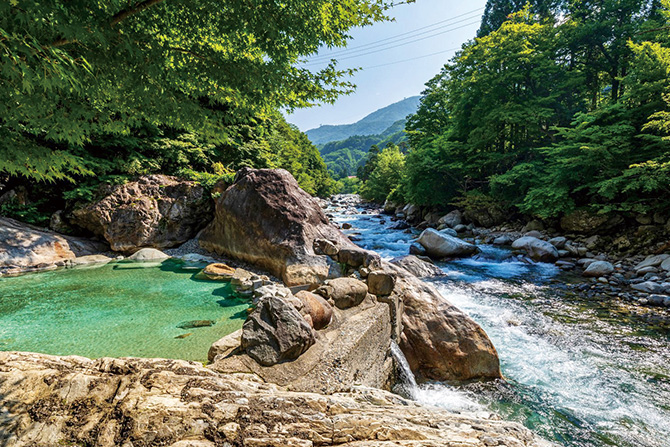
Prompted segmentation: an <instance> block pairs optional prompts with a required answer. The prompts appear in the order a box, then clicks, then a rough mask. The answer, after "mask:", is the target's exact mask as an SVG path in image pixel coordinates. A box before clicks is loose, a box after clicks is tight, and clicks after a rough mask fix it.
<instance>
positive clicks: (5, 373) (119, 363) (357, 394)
mask: <svg viewBox="0 0 670 447" xmlns="http://www.w3.org/2000/svg"><path fill="white" fill-rule="evenodd" d="M352 383H353V382H352ZM0 396H2V397H3V401H2V402H3V408H2V410H3V411H2V415H1V416H0V421H1V422H0V424H1V425H2V430H0V444H2V445H7V446H33V447H54V446H65V445H71V446H74V445H81V446H83V445H86V446H96V447H118V446H126V447H129V446H145V447H158V446H166V447H214V446H243V445H244V446H248V447H254V446H255V447H261V446H264V447H272V446H274V447H277V446H286V447H291V446H292V447H301V446H312V445H315V446H316V445H318V446H324V447H328V446H335V445H338V446H345V445H350V446H353V445H356V446H360V447H362V446H369V447H372V446H377V447H381V446H386V445H394V446H397V447H410V446H411V447H434V446H438V445H439V446H456V445H461V446H463V445H468V446H472V447H485V446H493V445H500V446H502V445H507V446H519V447H522V446H523V447H544V446H550V445H551V444H549V443H547V442H545V441H542V440H541V439H539V438H538V437H537V436H535V435H533V434H532V432H531V431H530V430H528V429H526V428H524V427H523V426H521V425H519V424H517V423H512V422H505V421H501V420H498V419H497V418H491V419H487V418H486V416H482V415H477V416H475V415H463V414H456V413H452V412H448V411H446V410H438V409H435V408H426V407H422V406H420V405H418V404H417V403H414V402H411V401H407V400H405V399H402V398H400V397H399V396H397V395H394V394H391V393H389V392H386V391H382V390H376V389H370V388H368V389H357V390H354V391H349V392H344V393H341V394H334V395H330V396H324V395H319V394H315V393H303V392H295V391H286V390H284V389H281V388H278V387H277V386H275V385H272V384H268V383H263V381H262V380H261V379H259V378H258V376H256V375H250V374H221V373H218V372H216V371H212V370H211V369H210V368H207V367H204V366H202V365H201V364H198V363H195V362H186V361H183V360H165V359H138V358H126V359H111V358H101V359H97V360H90V359H87V358H84V357H55V356H48V355H44V354H29V353H16V352H0Z"/></svg>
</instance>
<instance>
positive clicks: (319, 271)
mask: <svg viewBox="0 0 670 447" xmlns="http://www.w3.org/2000/svg"><path fill="white" fill-rule="evenodd" d="M317 239H325V240H329V241H331V242H332V243H334V244H335V245H336V246H337V247H338V248H341V247H348V246H352V243H351V242H350V241H349V240H348V239H347V238H346V236H344V234H342V233H341V232H340V231H339V230H337V229H336V228H335V227H333V226H332V225H330V223H329V222H328V219H327V217H326V215H325V214H324V212H323V210H322V209H321V207H320V206H319V203H318V202H317V201H316V200H314V199H313V198H312V197H311V196H310V195H309V194H307V193H306V192H305V191H303V190H302V189H300V187H299V186H298V183H297V182H296V181H295V179H294V178H293V176H291V174H290V173H288V172H287V171H284V170H282V169H277V170H272V169H248V168H245V169H242V170H240V171H239V172H238V173H237V176H236V179H235V182H234V183H233V185H232V186H230V187H229V188H228V189H226V190H225V191H224V192H223V193H222V194H221V196H220V197H219V199H218V200H217V202H216V217H215V218H214V221H213V222H212V223H211V224H210V225H209V226H207V228H205V230H204V231H203V232H202V234H201V235H200V237H199V242H200V245H201V246H202V247H203V248H204V249H206V250H209V251H213V252H216V253H219V254H225V255H227V256H231V257H234V258H237V259H241V260H243V261H246V262H249V263H251V264H255V265H257V266H259V267H261V268H263V269H266V270H268V271H270V272H271V273H272V274H274V275H275V276H278V277H280V278H282V279H283V280H284V283H285V284H286V285H288V286H297V285H303V284H319V283H322V282H323V281H324V280H325V279H326V278H328V277H329V274H330V271H331V268H333V264H332V263H331V262H330V261H329V258H327V257H326V256H319V255H317V254H316V253H315V252H314V241H315V240H317Z"/></svg>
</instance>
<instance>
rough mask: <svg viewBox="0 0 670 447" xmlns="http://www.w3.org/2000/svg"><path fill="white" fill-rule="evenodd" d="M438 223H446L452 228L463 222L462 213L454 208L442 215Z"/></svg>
mask: <svg viewBox="0 0 670 447" xmlns="http://www.w3.org/2000/svg"><path fill="white" fill-rule="evenodd" d="M437 223H438V224H440V225H447V226H448V227H450V228H454V227H455V226H456V225H460V224H461V223H463V214H461V212H460V211H459V210H454V211H451V212H449V213H448V214H446V215H444V216H442V217H441V218H440V219H439V220H438V221H437Z"/></svg>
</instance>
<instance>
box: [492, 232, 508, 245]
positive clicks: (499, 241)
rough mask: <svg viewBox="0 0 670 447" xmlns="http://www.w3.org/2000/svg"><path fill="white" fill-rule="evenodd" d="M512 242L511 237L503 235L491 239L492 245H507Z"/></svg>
mask: <svg viewBox="0 0 670 447" xmlns="http://www.w3.org/2000/svg"><path fill="white" fill-rule="evenodd" d="M511 243H512V238H511V237H509V236H507V235H506V234H505V235H502V236H498V237H496V238H495V239H493V245H509V244H511Z"/></svg>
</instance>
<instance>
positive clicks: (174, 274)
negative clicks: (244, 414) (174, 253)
mask: <svg viewBox="0 0 670 447" xmlns="http://www.w3.org/2000/svg"><path fill="white" fill-rule="evenodd" d="M196 272H197V270H195V271H193V270H183V269H182V265H181V264H180V263H177V262H174V261H166V262H164V263H163V264H161V265H153V266H149V267H147V264H142V263H112V264H107V265H104V266H95V267H93V268H92V267H90V266H89V267H84V268H75V269H68V270H57V271H52V272H47V273H37V274H30V275H24V276H18V277H9V278H0V350H4V351H15V350H16V351H32V352H41V353H46V354H54V355H81V356H85V357H90V358H97V357H104V356H110V357H126V356H133V357H165V358H177V359H185V360H196V361H205V360H206V359H207V351H208V349H209V346H210V344H211V343H212V342H214V341H216V340H218V339H219V338H221V337H223V336H225V335H227V334H230V333H231V332H234V331H236V330H237V329H240V328H241V327H242V324H243V323H244V320H245V318H246V315H247V312H246V311H247V308H248V307H249V302H248V300H243V299H239V298H236V297H234V295H233V293H232V290H231V289H230V285H229V284H227V283H221V282H215V281H207V280H200V279H197V278H196V277H195V273H196ZM195 320H197V321H205V320H211V321H212V322H213V325H212V326H205V327H191V328H180V327H179V326H182V327H188V326H192V324H189V322H191V321H195ZM200 324H202V323H200Z"/></svg>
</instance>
